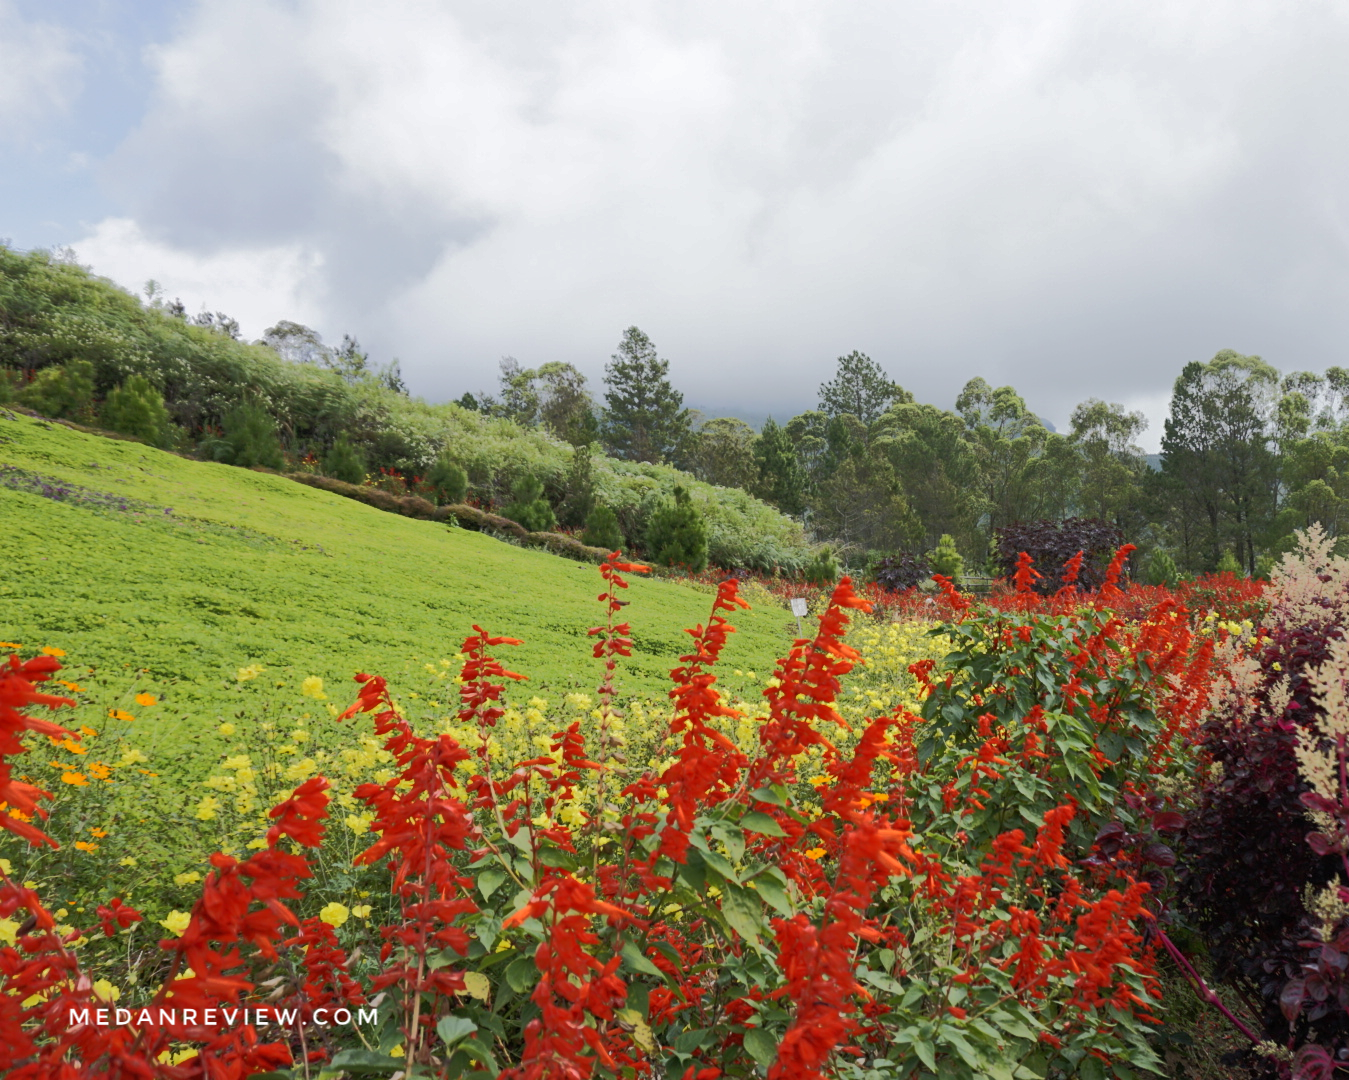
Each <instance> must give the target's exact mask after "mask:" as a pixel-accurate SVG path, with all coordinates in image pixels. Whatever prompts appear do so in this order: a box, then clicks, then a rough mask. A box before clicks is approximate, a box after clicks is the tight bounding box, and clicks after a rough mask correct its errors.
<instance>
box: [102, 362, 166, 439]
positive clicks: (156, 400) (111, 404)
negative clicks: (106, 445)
mask: <svg viewBox="0 0 1349 1080" xmlns="http://www.w3.org/2000/svg"><path fill="white" fill-rule="evenodd" d="M99 419H100V420H101V421H102V423H103V426H104V427H106V428H108V429H109V430H110V431H120V432H121V433H122V434H123V435H135V436H136V437H137V438H141V439H144V440H145V441H146V442H148V443H149V444H150V445H151V446H160V447H162V446H165V445H167V444H168V441H169V410H168V409H166V408H164V396H163V395H162V394H161V393H160V392H159V391H158V390H156V389H155V388H154V387H153V386H152V385H151V384H150V380H149V379H147V378H146V377H145V376H144V375H132V376H131V377H130V378H128V379H127V381H126V382H124V383H123V384H122V385H121V386H117V387H114V388H113V389H112V390H110V391H108V396H107V399H106V400H105V401H104V402H103V408H102V410H100V412H99Z"/></svg>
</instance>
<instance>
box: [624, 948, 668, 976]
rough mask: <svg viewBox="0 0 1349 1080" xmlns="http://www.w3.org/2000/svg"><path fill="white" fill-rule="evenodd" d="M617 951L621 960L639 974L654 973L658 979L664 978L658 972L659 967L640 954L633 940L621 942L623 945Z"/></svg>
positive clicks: (640, 951)
mask: <svg viewBox="0 0 1349 1080" xmlns="http://www.w3.org/2000/svg"><path fill="white" fill-rule="evenodd" d="M618 952H619V955H621V956H622V957H623V962H624V963H625V964H627V965H628V967H630V968H631V969H632V970H633V971H635V972H637V973H638V974H639V975H654V976H656V978H658V979H664V978H665V976H664V975H662V974H661V973H660V968H658V967H656V965H655V964H653V963H652V962H651V961H650V960H649V959H647V957H645V956H644V955H642V950H641V949H639V948H638V947H637V943H636V942H635V941H625V942H623V947H622V948H621V949H619V950H618Z"/></svg>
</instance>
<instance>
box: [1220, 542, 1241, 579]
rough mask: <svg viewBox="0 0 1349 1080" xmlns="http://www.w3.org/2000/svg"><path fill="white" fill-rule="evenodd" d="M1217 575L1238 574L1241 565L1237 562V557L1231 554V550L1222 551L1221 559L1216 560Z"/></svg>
mask: <svg viewBox="0 0 1349 1080" xmlns="http://www.w3.org/2000/svg"><path fill="white" fill-rule="evenodd" d="M1217 571H1218V573H1220V574H1240V573H1241V564H1240V563H1239V562H1237V557H1236V556H1235V555H1233V554H1232V549H1231V548H1226V549H1225V550H1224V551H1223V557H1222V558H1221V559H1219V560H1218V568H1217Z"/></svg>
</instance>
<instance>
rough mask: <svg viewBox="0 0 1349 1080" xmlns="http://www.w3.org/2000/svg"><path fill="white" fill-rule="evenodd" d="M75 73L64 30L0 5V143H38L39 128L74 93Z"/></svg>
mask: <svg viewBox="0 0 1349 1080" xmlns="http://www.w3.org/2000/svg"><path fill="white" fill-rule="evenodd" d="M81 67H82V65H81V63H80V58H79V56H78V54H77V53H76V51H75V50H74V49H73V48H72V47H71V41H70V35H69V34H68V33H67V31H66V30H64V29H63V28H62V27H60V26H57V25H55V24H53V23H50V22H36V21H30V20H27V19H25V18H24V17H23V16H22V14H21V13H20V12H19V10H18V8H17V7H16V5H15V4H13V3H11V2H9V0H0V139H5V140H14V141H18V140H28V139H32V138H35V137H38V136H39V134H40V125H41V124H42V122H43V121H44V120H46V119H48V118H49V117H50V116H51V115H52V114H54V113H60V112H62V111H64V110H65V109H66V108H67V107H68V106H69V104H70V102H71V101H72V100H73V99H74V98H75V96H76V95H77V94H78V93H79V90H80V75H81Z"/></svg>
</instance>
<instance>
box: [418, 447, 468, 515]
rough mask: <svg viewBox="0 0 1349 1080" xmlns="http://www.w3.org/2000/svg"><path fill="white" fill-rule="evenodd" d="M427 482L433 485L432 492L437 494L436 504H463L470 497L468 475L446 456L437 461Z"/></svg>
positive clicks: (442, 455)
mask: <svg viewBox="0 0 1349 1080" xmlns="http://www.w3.org/2000/svg"><path fill="white" fill-rule="evenodd" d="M426 482H427V483H428V484H430V485H431V490H433V491H434V492H435V493H436V502H438V503H440V505H441V506H445V505H446V504H448V503H461V502H463V501H464V499H465V498H467V497H468V473H466V472H464V470H463V469H462V468H461V467H460V466H459V465H457V464H456V463H455V462H454V461H452V460H451V459H450V458H449V456H448V455H446V454H441V455H440V457H438V458H437V459H436V463H435V464H434V465H432V466H431V471H430V472H429V473H427V474H426Z"/></svg>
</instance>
